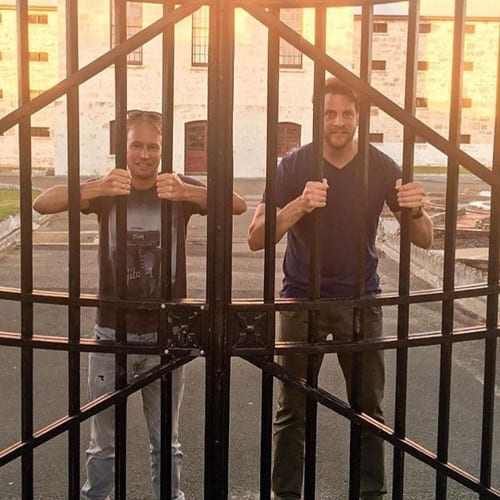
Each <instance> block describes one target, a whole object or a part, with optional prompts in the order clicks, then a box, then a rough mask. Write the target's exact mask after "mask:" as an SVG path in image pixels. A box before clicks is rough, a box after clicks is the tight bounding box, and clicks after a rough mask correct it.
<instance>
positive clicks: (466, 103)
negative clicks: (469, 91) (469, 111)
mask: <svg viewBox="0 0 500 500" xmlns="http://www.w3.org/2000/svg"><path fill="white" fill-rule="evenodd" d="M462 108H472V99H471V98H470V97H464V98H463V99H462Z"/></svg>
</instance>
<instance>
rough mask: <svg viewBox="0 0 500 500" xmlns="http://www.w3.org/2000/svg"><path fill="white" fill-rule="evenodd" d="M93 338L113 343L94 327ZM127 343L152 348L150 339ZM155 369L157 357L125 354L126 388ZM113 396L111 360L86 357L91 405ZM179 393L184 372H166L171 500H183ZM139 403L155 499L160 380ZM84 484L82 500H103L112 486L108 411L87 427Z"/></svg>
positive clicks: (95, 355) (111, 422)
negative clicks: (169, 387)
mask: <svg viewBox="0 0 500 500" xmlns="http://www.w3.org/2000/svg"><path fill="white" fill-rule="evenodd" d="M93 335H94V338H95V339H96V340H97V341H99V340H104V341H105V340H114V338H115V331H114V330H113V329H111V328H105V327H101V326H98V325H96V326H95V329H94V333H93ZM128 340H129V342H142V343H144V342H155V341H156V333H147V334H140V335H139V334H137V335H136V334H129V335H128ZM158 364H159V357H158V356H151V355H149V356H148V355H144V354H129V355H128V356H127V376H128V382H129V383H131V382H132V381H133V379H134V377H136V376H137V375H138V374H140V373H143V372H145V371H147V370H149V369H151V368H153V367H155V366H158ZM114 390H115V355H114V354H113V353H110V354H108V353H95V352H94V353H91V354H90V355H89V394H90V399H91V400H94V399H96V398H98V397H100V396H102V395H104V394H107V393H109V392H112V391H114ZM183 391H184V368H183V367H182V368H179V369H177V370H175V371H174V372H172V499H173V500H174V499H175V500H184V493H183V492H182V491H181V490H180V475H181V465H182V451H181V445H180V443H179V441H178V430H179V409H180V405H181V401H182V394H183ZM141 392H142V403H143V411H144V416H145V418H146V425H147V428H148V434H149V446H150V461H151V476H152V481H153V489H154V492H155V495H156V497H157V498H160V413H161V412H160V380H159V379H157V380H155V381H154V382H152V383H151V384H149V385H147V386H146V387H144V388H143V389H142V390H141ZM86 456H87V462H86V465H87V480H86V482H85V484H84V485H83V487H82V497H83V498H90V499H93V500H104V499H105V498H106V497H107V496H108V495H109V494H110V493H111V490H112V489H113V486H114V466H115V412H114V408H113V407H110V408H107V409H106V410H103V411H101V412H100V413H98V414H97V415H95V416H94V417H92V419H91V422H90V444H89V447H88V449H87V453H86Z"/></svg>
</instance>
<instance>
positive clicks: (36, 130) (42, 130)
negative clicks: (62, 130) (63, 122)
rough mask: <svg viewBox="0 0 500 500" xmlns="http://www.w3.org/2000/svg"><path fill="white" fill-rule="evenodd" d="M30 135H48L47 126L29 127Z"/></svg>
mask: <svg viewBox="0 0 500 500" xmlns="http://www.w3.org/2000/svg"><path fill="white" fill-rule="evenodd" d="M31 137H50V130H49V127H31Z"/></svg>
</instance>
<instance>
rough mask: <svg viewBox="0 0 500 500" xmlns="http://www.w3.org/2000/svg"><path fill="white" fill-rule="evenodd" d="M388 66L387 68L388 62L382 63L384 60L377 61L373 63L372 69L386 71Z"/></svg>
mask: <svg viewBox="0 0 500 500" xmlns="http://www.w3.org/2000/svg"><path fill="white" fill-rule="evenodd" d="M386 66H387V62H386V61H382V60H375V61H372V69H373V70H379V71H380V70H385V69H386Z"/></svg>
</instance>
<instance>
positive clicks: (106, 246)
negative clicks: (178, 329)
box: [84, 177, 201, 333]
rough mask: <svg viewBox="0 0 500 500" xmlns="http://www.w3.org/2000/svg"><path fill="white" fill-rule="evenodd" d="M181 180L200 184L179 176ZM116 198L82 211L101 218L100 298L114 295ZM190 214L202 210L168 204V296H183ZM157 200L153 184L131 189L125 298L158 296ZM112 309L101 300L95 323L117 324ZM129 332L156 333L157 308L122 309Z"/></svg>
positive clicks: (158, 231) (191, 206)
mask: <svg viewBox="0 0 500 500" xmlns="http://www.w3.org/2000/svg"><path fill="white" fill-rule="evenodd" d="M182 179H183V181H184V182H189V183H191V184H200V185H201V183H199V182H198V181H196V180H194V179H191V178H186V177H182ZM115 200H116V198H114V197H102V198H96V199H94V200H91V201H90V206H89V208H88V210H85V211H84V213H96V214H97V217H98V221H99V240H100V241H99V273H100V281H99V297H100V298H102V299H112V300H113V299H116V298H117V292H116V290H117V287H116V273H117V270H116V263H117V251H118V249H117V238H116V204H115ZM193 213H201V211H200V209H199V207H198V206H197V205H194V204H192V203H186V202H183V203H176V202H174V203H172V231H171V238H169V241H170V242H171V245H172V246H171V259H172V262H171V276H172V297H173V298H183V297H185V296H186V251H185V239H186V227H187V223H188V221H189V218H190V216H191V215H192V214H193ZM160 243H161V200H160V199H159V198H158V196H157V193H156V187H153V188H151V189H147V190H135V189H133V188H132V190H131V192H130V194H129V195H128V196H127V236H126V253H127V256H126V257H127V270H126V273H127V297H128V298H129V299H140V300H144V301H147V300H148V299H154V298H160V262H161V244H160ZM115 319H116V311H115V309H114V308H113V306H112V305H106V304H105V303H101V305H100V306H99V308H98V310H97V324H99V325H101V326H107V327H110V328H115ZM126 322H127V331H128V332H129V333H143V332H152V331H156V330H157V328H158V311H157V310H154V309H148V308H145V309H144V308H141V309H130V310H127V311H126Z"/></svg>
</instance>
